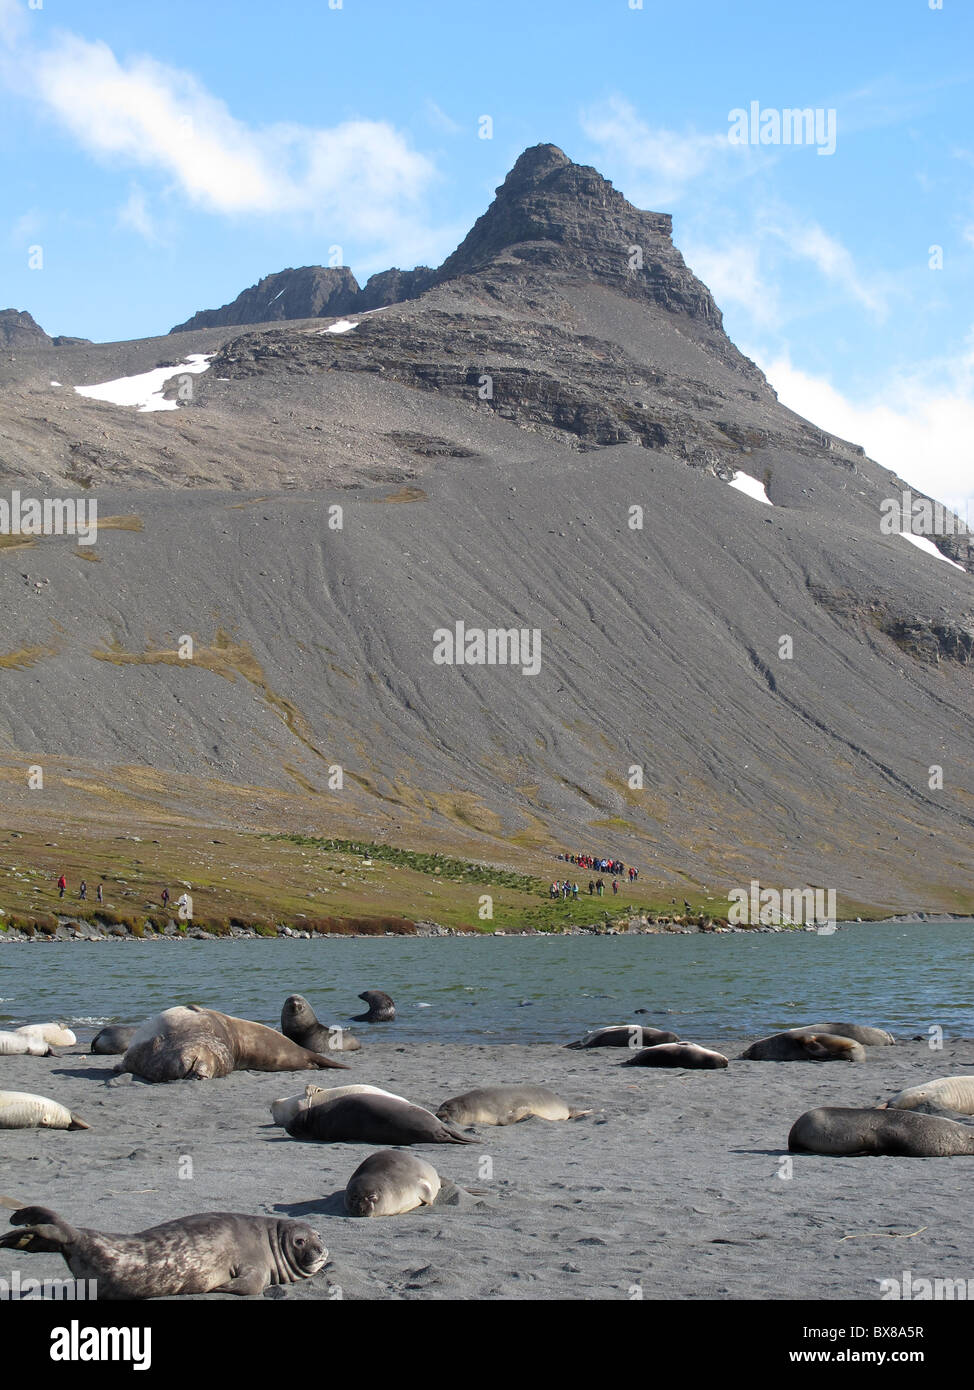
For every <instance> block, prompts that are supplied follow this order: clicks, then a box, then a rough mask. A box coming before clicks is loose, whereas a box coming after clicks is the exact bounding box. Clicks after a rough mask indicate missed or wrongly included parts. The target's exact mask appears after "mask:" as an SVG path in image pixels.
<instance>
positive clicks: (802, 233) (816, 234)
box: [775, 223, 886, 317]
mask: <svg viewBox="0 0 974 1390" xmlns="http://www.w3.org/2000/svg"><path fill="white" fill-rule="evenodd" d="M775 230H776V234H777V235H778V236H780V237H782V238H783V239H784V240H785V241H786V242H787V243H788V245H789V247H790V249H791V251H792V253H793V254H794V255H795V256H797V257H799V258H803V259H805V260H809V261H811V262H812V264H813V265H815V266H816V267H817V268H818V269H819V270H820V271H821V273H822V274H823V275H824V276H825V278H826V279H827V280H831V281H832V282H833V283H834V284H837V285H839V286H840V288H842V289H844V290H845V291H846V292H847V293H848V294H849V295H850V296H851V298H852V299H855V300H857V301H858V302H859V303H860V304H862V305H863V306H864V307H865V308H867V309H869V310H870V312H872V313H874V314H876V315H877V316H878V317H883V316H884V315H885V312H886V304H885V301H884V298H883V296H882V294H881V293H880V292H879V290H878V289H876V288H875V287H874V286H871V285H870V284H869V283H868V282H867V280H866V278H865V277H864V276H863V275H862V274H861V272H860V271H859V270H858V269H857V268H856V264H855V261H854V259H853V257H852V255H851V253H850V252H849V251H848V250H847V248H846V247H845V246H843V245H842V243H841V242H840V241H837V240H836V238H835V237H833V236H830V235H829V233H828V232H826V231H824V230H823V228H821V227H819V226H818V225H817V224H815V223H810V224H809V225H807V226H798V227H792V228H788V229H782V228H777V229H775Z"/></svg>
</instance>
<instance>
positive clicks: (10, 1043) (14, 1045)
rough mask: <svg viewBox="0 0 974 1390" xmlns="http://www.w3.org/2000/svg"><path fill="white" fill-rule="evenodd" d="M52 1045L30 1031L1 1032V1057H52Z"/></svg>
mask: <svg viewBox="0 0 974 1390" xmlns="http://www.w3.org/2000/svg"><path fill="white" fill-rule="evenodd" d="M53 1055H54V1054H53V1053H52V1051H51V1046H50V1044H49V1043H46V1042H45V1041H44V1039H43V1038H34V1037H31V1035H30V1034H29V1033H0V1057H51V1056H53Z"/></svg>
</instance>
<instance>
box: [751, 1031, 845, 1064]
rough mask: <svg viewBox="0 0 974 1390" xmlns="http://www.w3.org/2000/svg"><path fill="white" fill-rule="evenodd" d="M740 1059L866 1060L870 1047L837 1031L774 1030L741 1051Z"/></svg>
mask: <svg viewBox="0 0 974 1390" xmlns="http://www.w3.org/2000/svg"><path fill="white" fill-rule="evenodd" d="M737 1060H738V1061H739V1062H864V1061H865V1060H866V1050H865V1048H864V1047H863V1045H862V1043H859V1042H856V1041H855V1040H854V1039H853V1038H840V1037H838V1036H837V1035H836V1034H834V1033H803V1032H801V1031H799V1032H796V1033H773V1034H772V1035H771V1037H769V1038H759V1039H758V1041H757V1042H755V1043H752V1044H751V1046H750V1047H749V1048H747V1049H746V1050H745V1051H744V1052H742V1053H741V1055H740V1057H738V1059H737Z"/></svg>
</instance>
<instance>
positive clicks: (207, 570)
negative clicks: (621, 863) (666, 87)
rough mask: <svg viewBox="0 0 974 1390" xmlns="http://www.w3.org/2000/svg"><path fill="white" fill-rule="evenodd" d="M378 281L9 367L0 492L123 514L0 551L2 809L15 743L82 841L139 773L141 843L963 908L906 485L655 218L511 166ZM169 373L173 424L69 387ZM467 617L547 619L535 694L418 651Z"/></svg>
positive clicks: (131, 794)
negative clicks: (180, 367) (602, 857)
mask: <svg viewBox="0 0 974 1390" xmlns="http://www.w3.org/2000/svg"><path fill="white" fill-rule="evenodd" d="M637 250H638V254H637ZM296 273H297V272H282V274H285V275H290V274H296ZM397 277H398V278H397ZM312 278H313V277H312ZM349 278H350V277H349ZM376 278H377V279H378V280H379V282H380V283H379V285H378V286H375V285H374V284H373V282H372V281H370V284H369V286H366V291H369V288H370V286H371V287H372V293H371V299H370V302H369V304H368V306H367V307H366V308H364V309H354V308H352V309H346V308H342V309H338V308H336V303H335V301H328V298H327V293H326V291H327V288H328V287H327V283H326V284H325V285H324V288H323V287H322V283H321V282H320V280H319V281H316V282H315V284H314V285H313V286H312V288H313V289H314V290H315V293H317V294H319V296H323V297H321V298H320V303H319V308H320V307H321V306H322V305H324V304H328V307H329V309H330V310H332V311H334V312H333V313H330V314H329V317H328V318H326V319H324V320H323V319H322V318H321V317H310V318H302V319H292V318H285V319H284V320H282V321H278V322H275V323H273V324H270V325H267V324H265V325H259V324H257V325H251V326H244V325H242V324H241V323H239V322H222V323H218V324H212V325H210V326H206V327H202V328H193V329H186V330H185V331H180V332H179V333H178V334H176V335H174V336H173V337H171V338H161V339H148V340H141V341H138V342H132V343H119V344H99V345H85V344H81V345H76V346H72V347H70V348H58V347H56V346H52V347H47V346H41V347H30V346H26V347H18V348H16V349H15V350H7V351H5V352H3V353H0V386H2V394H0V431H2V436H3V439H4V450H3V456H2V466H3V471H4V477H3V479H2V483H0V487H2V491H0V496H4V495H8V493H9V489H10V488H12V487H14V486H21V487H22V488H25V489H26V488H28V485H29V487H31V488H33V492H34V495H43V494H45V493H47V494H51V493H53V494H54V495H58V496H60V495H64V494H65V492H66V491H70V490H71V489H72V487H73V488H75V489H79V490H80V495H83V496H87V497H97V499H98V503H99V510H100V514H101V516H102V517H104V516H108V515H111V514H114V515H116V516H123V517H129V518H135V519H133V520H129V521H127V522H125V523H124V525H123V529H114V528H110V529H105V530H103V531H102V533H101V534H100V536H99V539H98V543H97V545H95V546H94V547H90V548H88V551H87V553H84V554H83V553H82V549H83V548H81V547H75V545H74V544H73V542H72V541H70V540H67V539H59V538H51V539H42V540H40V541H38V542H37V543H36V544H35V545H33V546H32V547H30V548H27V549H6V550H4V549H0V585H2V587H3V598H4V640H3V642H2V648H3V651H2V652H0V688H2V692H3V699H2V702H0V739H2V743H3V746H4V754H5V760H6V764H7V776H8V779H9V780H8V783H7V788H6V789H7V791H8V792H9V799H10V803H11V807H12V814H15V815H21V814H23V815H27V814H29V810H30V806H31V804H32V803H31V802H30V799H29V798H30V795H31V794H28V793H26V792H24V791H23V790H22V789H21V787H20V780H21V779H22V771H21V770H22V769H23V768H24V767H25V766H26V765H27V764H28V763H33V762H37V761H42V762H43V761H44V759H45V758H47V759H50V760H51V762H52V765H56V766H57V768H59V769H61V770H63V771H64V772H65V774H66V773H67V772H70V774H71V775H70V776H67V775H65V776H59V777H56V778H54V779H53V783H52V782H51V781H49V784H48V785H49V786H50V787H51V789H52V792H51V799H50V800H49V802H48V805H49V806H53V805H57V804H59V803H58V797H61V798H62V802H61V803H60V804H63V806H64V808H65V814H68V813H69V812H70V814H71V815H72V816H81V817H83V816H84V814H85V807H86V806H89V807H90V808H92V813H93V814H94V812H95V810H96V809H97V811H98V813H99V814H102V813H103V812H104V807H105V804H106V803H105V796H106V794H107V793H106V791H105V789H106V788H111V787H114V788H116V791H117V794H118V795H119V796H120V797H122V800H121V801H120V802H119V804H120V805H121V804H127V805H128V806H129V809H130V813H131V814H132V815H133V816H135V815H137V814H140V810H139V807H140V803H139V801H138V795H139V794H141V793H140V791H139V789H141V791H143V792H144V791H145V789H146V788H147V787H149V786H150V785H151V787H152V789H153V791H152V794H153V798H154V800H153V813H154V814H156V813H157V814H158V815H161V816H164V815H168V814H171V815H172V816H179V817H184V818H187V819H193V818H194V817H195V818H197V819H200V820H206V821H207V822H212V823H217V822H222V821H227V822H233V823H237V824H254V825H272V824H274V823H275V821H276V820H279V819H280V809H279V808H280V807H281V806H282V805H288V806H291V807H292V809H293V817H294V819H295V820H296V821H297V822H298V823H300V824H302V825H307V826H315V827H316V828H318V829H319V830H321V831H324V832H328V831H332V830H334V831H338V830H340V829H341V828H343V827H347V826H356V827H364V828H367V829H368V831H369V833H373V834H376V835H381V836H384V837H387V838H390V839H392V840H395V841H397V842H400V843H409V844H417V843H419V842H420V841H421V840H424V839H427V840H431V839H436V838H437V837H439V839H440V840H442V839H443V837H444V836H446V837H448V838H449V837H452V839H450V843H455V844H456V845H458V846H459V845H461V844H462V845H463V847H464V848H465V849H466V850H467V852H470V853H475V854H479V855H481V856H482V857H484V858H489V859H493V860H497V861H498V862H500V861H511V862H513V861H515V860H516V861H517V862H518V863H524V862H526V859H528V858H530V859H533V860H534V862H535V863H536V864H537V865H538V866H539V869H540V871H541V872H542V873H546V872H547V871H548V864H549V862H550V861H549V860H548V859H547V858H546V856H547V855H548V854H550V852H551V851H552V850H554V849H556V848H561V847H564V846H570V847H572V848H574V847H581V846H589V847H592V848H600V847H604V848H606V849H607V850H609V849H611V850H614V851H615V852H616V853H619V854H621V855H622V856H623V857H624V858H626V859H627V860H631V859H634V860H635V861H636V862H639V863H641V864H643V865H644V866H646V873H647V876H648V878H649V879H650V880H651V881H652V880H655V881H659V882H666V883H668V884H670V883H675V884H678V885H679V884H682V883H695V884H704V883H705V884H707V885H709V886H711V887H713V886H715V885H719V886H720V887H722V888H723V887H726V886H728V885H735V884H740V883H746V882H747V881H748V880H749V879H750V878H751V877H752V876H758V877H761V879H762V881H763V882H766V883H769V884H778V885H780V886H797V885H802V884H805V883H813V884H821V885H824V886H834V887H836V888H837V889H838V890H839V892H840V893H842V894H844V895H845V897H846V900H847V901H849V902H852V903H862V904H864V905H866V904H870V905H882V906H886V907H894V908H902V907H908V906H912V907H934V906H936V907H942V908H958V907H961V906H964V905H967V904H969V903H970V901H971V897H972V867H974V865H972V853H971V845H972V831H974V757H972V744H971V735H970V730H971V719H972V714H974V694H972V691H974V683H972V674H974V578H972V576H971V573H970V572H969V570H970V567H971V560H970V556H969V552H968V549H967V541H966V538H964V537H960V538H958V537H951V538H945V539H939V538H938V544H939V545H940V546H941V548H942V549H943V550H944V552H945V553H947V554H949V555H951V556H952V557H953V558H954V559H955V561H956V562H958V563H959V564H960V565H962V566H964V567H965V569H966V570H967V572H964V571H962V570H961V569H958V568H954V567H952V566H950V565H948V564H945V563H943V561H941V560H938V559H937V558H936V557H935V556H931V555H927V554H924V553H922V552H921V551H919V550H918V549H916V548H914V547H913V546H912V545H910V544H909V543H907V542H906V541H904V540H902V539H901V538H899V537H897V536H887V535H884V534H882V532H881V530H880V511H879V508H880V504H881V502H882V500H883V499H884V498H886V497H889V496H895V495H897V494H898V492H899V491H900V489H901V488H902V487H903V484H902V483H901V482H900V481H899V480H898V479H896V478H895V477H894V476H893V475H891V474H890V473H888V472H887V471H886V470H884V469H882V468H880V467H879V466H878V465H876V464H875V463H873V462H871V461H870V460H869V459H868V458H866V457H865V456H864V454H863V452H862V450H861V449H859V448H858V447H856V446H855V445H853V444H849V443H846V442H844V441H842V440H838V439H835V438H833V437H832V436H830V435H828V434H826V433H825V432H823V431H822V430H821V429H818V428H817V427H815V426H814V425H812V424H810V423H809V422H807V421H805V420H803V419H801V418H800V417H798V416H797V415H795V414H794V413H793V412H791V411H789V410H787V409H785V408H784V407H783V406H781V405H780V404H779V403H778V401H777V399H776V397H775V393H774V392H773V390H772V389H771V388H770V387H769V385H768V384H767V382H766V381H765V379H764V377H763V376H762V374H761V373H760V372H759V370H758V369H757V368H756V367H755V366H754V364H753V363H751V362H749V361H748V360H747V359H746V358H744V357H743V356H742V355H741V354H740V353H739V352H738V351H737V349H736V348H735V347H734V346H733V344H732V343H731V342H730V341H729V339H728V338H727V337H726V335H725V334H724V332H723V328H722V324H721V317H720V313H719V310H718V309H717V307H716V305H715V304H714V302H713V299H712V298H711V296H710V294H709V292H708V291H707V289H706V287H705V286H703V285H702V284H701V283H700V282H699V281H698V280H697V279H696V278H695V277H694V276H693V275H692V273H691V272H690V271H689V270H688V269H687V267H686V266H685V264H684V262H683V260H682V257H681V256H680V255H679V252H678V251H677V250H676V249H675V248H674V246H673V243H672V240H671V237H670V223H669V219H668V218H667V217H665V216H663V215H661V214H656V213H646V212H641V211H639V210H637V209H635V208H633V207H632V206H631V205H630V204H628V203H627V202H626V201H625V199H624V198H623V197H622V195H621V194H619V193H618V192H617V191H616V190H614V189H613V188H612V186H611V185H610V184H609V183H607V182H606V181H605V180H603V179H602V178H601V177H600V176H599V175H598V174H597V173H596V172H595V171H594V170H592V169H588V168H583V167H580V166H578V165H575V164H572V163H571V162H570V161H569V160H568V159H567V158H566V157H565V156H564V155H563V154H562V152H561V151H560V150H557V149H555V148H554V147H553V146H538V147H536V148H534V149H532V150H529V151H526V152H525V154H524V155H522V156H521V158H520V159H519V160H518V162H517V164H516V166H515V167H514V169H513V170H512V171H511V173H510V174H509V175H508V178H507V179H506V181H505V183H504V184H503V185H502V186H501V188H500V189H499V190H498V195H497V198H496V199H495V201H494V203H493V204H492V205H491V207H490V209H489V210H488V211H487V213H485V215H484V216H483V217H482V218H481V219H479V221H478V222H477V224H476V225H475V226H474V228H473V229H472V230H471V232H470V234H469V236H468V237H467V238H466V239H465V241H464V242H463V243H462V244H461V246H460V247H459V248H458V249H457V251H456V252H454V254H453V255H452V256H451V257H449V258H448V260H447V261H446V262H445V263H444V265H443V266H441V267H440V268H439V269H438V270H436V271H426V270H425V269H424V270H423V271H422V274H421V275H420V276H419V277H418V278H417V279H416V280H414V281H409V280H408V279H407V280H406V282H405V286H404V282H403V277H402V276H401V274H400V273H399V272H387V273H386V278H385V279H384V280H383V278H382V277H374V280H375V279H376ZM309 283H310V282H309ZM420 284H422V285H423V286H424V287H423V288H422V289H421V290H420V291H419V292H418V295H417V297H412V296H413V295H414V294H416V292H417V290H418V287H419V286H420ZM383 286H384V287H385V290H384V294H385V297H386V298H388V299H392V300H394V301H396V302H392V303H387V304H382V303H374V302H372V301H373V300H375V299H382V298H383ZM285 288H286V287H285ZM350 292H351V293H354V294H361V293H363V292H361V291H358V288H357V286H354V282H353V285H352V287H350ZM247 293H250V292H247ZM404 296H405V297H404ZM242 298H243V297H242ZM281 298H283V299H287V298H288V296H287V294H284V295H282V296H281ZM358 302H360V303H361V301H358ZM294 306H296V308H297V309H300V310H301V311H302V312H303V311H304V309H305V307H306V306H307V301H306V300H301V299H300V297H298V298H296V299H295V300H294ZM245 308H246V306H245ZM253 311H254V310H253V306H252V305H251V307H250V308H249V309H247V312H253ZM220 312H222V311H220ZM313 312H314V313H315V314H317V313H318V310H317V309H314V310H313ZM339 314H343V315H344V314H349V315H350V316H351V317H352V319H353V320H354V321H355V323H356V325H357V326H356V327H355V328H354V329H352V330H351V331H347V332H344V333H340V334H332V333H329V332H327V327H328V326H329V325H330V319H331V318H333V317H336V316H338V315H339ZM199 317H200V316H197V318H199ZM191 352H206V353H209V354H212V357H211V362H210V367H209V370H208V371H207V372H206V373H204V374H203V375H201V376H196V377H194V378H192V389H193V396H192V399H191V400H189V401H187V402H186V403H184V404H182V405H181V406H180V409H179V410H177V411H172V412H165V413H158V414H140V413H137V412H135V411H133V410H130V409H125V408H121V407H118V406H114V405H109V404H106V403H102V402H97V401H92V400H87V399H83V398H81V397H79V396H77V395H76V394H75V393H74V392H73V391H72V390H71V389H70V388H71V387H72V386H73V385H77V384H82V383H90V382H95V381H104V380H107V379H110V378H114V377H117V376H122V375H130V374H133V373H136V372H140V371H145V370H148V369H149V368H152V367H155V366H157V365H159V364H162V363H166V364H170V363H171V364H173V365H174V366H175V365H176V364H178V363H179V362H180V361H182V360H184V358H185V356H186V354H188V353H191ZM52 380H53V381H57V382H59V383H61V385H60V386H57V387H54V386H51V384H50V383H51V381H52ZM176 388H177V381H176V379H175V378H174V379H173V381H172V382H171V384H170V394H175V391H176ZM737 470H741V471H743V472H746V473H748V474H749V475H751V476H752V477H754V478H756V479H758V480H761V481H763V482H764V483H765V484H766V487H767V491H768V495H769V496H770V498H771V500H772V502H773V503H774V506H773V507H768V506H766V505H763V504H762V503H760V502H758V501H755V500H753V499H752V498H751V497H749V496H747V495H745V494H744V493H742V492H740V491H737V490H736V489H734V488H732V487H730V486H729V485H728V479H730V478H731V477H732V476H733V475H734V473H735V472H736V471H737ZM336 504H338V505H340V506H341V507H342V508H343V525H342V529H341V530H335V529H332V528H331V527H330V525H329V519H330V518H333V517H334V513H332V512H330V511H329V508H330V507H333V506H334V505H336ZM633 507H641V508H642V509H643V517H642V522H643V524H642V529H633V527H632V526H631V524H630V521H631V518H632V516H633V512H632V510H631V509H632V508H633ZM139 525H141V528H142V529H141V530H137V529H125V528H128V527H136V526H139ZM458 621H463V622H465V623H466V624H467V625H468V627H474V626H475V627H483V628H489V627H497V628H510V627H519V628H520V627H524V628H529V629H532V630H533V629H539V630H540V633H541V650H542V661H541V669H540V671H539V673H538V674H537V675H535V676H528V675H524V674H522V673H521V672H520V671H519V670H517V669H510V668H505V667H500V666H485V667H477V666H463V667H458V666H444V665H436V664H434V662H433V660H432V654H433V646H434V639H433V633H434V630H435V629H437V628H439V627H442V626H451V625H452V624H454V623H455V622H458ZM182 634H193V635H194V637H195V640H196V643H197V655H196V658H195V659H194V660H193V661H192V662H187V661H178V660H177V659H175V658H174V657H172V656H171V655H167V653H168V654H171V653H172V652H173V651H174V650H175V645H176V641H177V639H178V638H179V637H180V636H181V635H182ZM785 637H790V638H791V639H792V644H793V653H794V654H793V656H792V657H791V658H790V659H783V658H782V657H781V655H780V654H779V653H780V652H781V650H782V645H781V643H782V638H785ZM25 654H26V655H25ZM336 763H337V764H341V765H342V767H343V768H344V769H345V772H346V777H345V788H344V790H343V791H341V792H335V791H329V789H328V775H329V774H328V769H329V767H331V766H332V765H334V764H336ZM633 765H639V766H641V767H642V768H643V769H644V773H643V777H644V786H643V788H642V789H641V790H639V789H635V788H632V787H630V785H629V779H630V768H631V767H632V766H633ZM936 766H939V767H942V769H943V786H942V788H941V787H936V786H934V787H932V786H931V776H932V775H931V768H933V767H936ZM139 769H142V771H141V772H140V771H139ZM149 770H151V771H149ZM932 780H933V781H934V782H936V780H937V779H936V776H935V775H933V778H932ZM95 786H97V787H98V788H100V789H101V790H100V792H98V793H96V792H95V791H94V790H93V788H94V787H95ZM119 789H124V796H123V794H122V791H121V790H119ZM99 795H100V796H101V798H102V799H101V800H100V801H99V800H98V796H99ZM125 797H128V798H129V801H128V802H127V803H126V802H125ZM262 798H264V799H262ZM33 804H34V805H35V806H36V804H37V803H36V802H34V803H33ZM270 806H273V807H275V808H278V809H277V810H276V812H275V815H274V816H271V815H270V813H269V811H268V807H270Z"/></svg>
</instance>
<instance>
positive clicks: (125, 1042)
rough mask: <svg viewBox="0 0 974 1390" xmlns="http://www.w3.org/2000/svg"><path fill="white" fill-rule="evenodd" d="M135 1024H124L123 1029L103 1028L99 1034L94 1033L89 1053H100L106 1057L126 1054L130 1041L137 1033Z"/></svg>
mask: <svg viewBox="0 0 974 1390" xmlns="http://www.w3.org/2000/svg"><path fill="white" fill-rule="evenodd" d="M138 1031H139V1030H138V1028H137V1027H136V1026H135V1024H126V1025H125V1026H123V1027H117V1026H116V1027H111V1028H103V1029H102V1030H101V1032H100V1033H96V1034H95V1037H94V1038H93V1039H92V1043H91V1049H90V1050H91V1051H92V1052H98V1053H102V1054H104V1055H106V1056H118V1055H119V1054H121V1053H123V1052H128V1050H129V1047H130V1046H131V1043H132V1039H133V1038H134V1037H135V1035H136V1033H137V1032H138Z"/></svg>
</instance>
